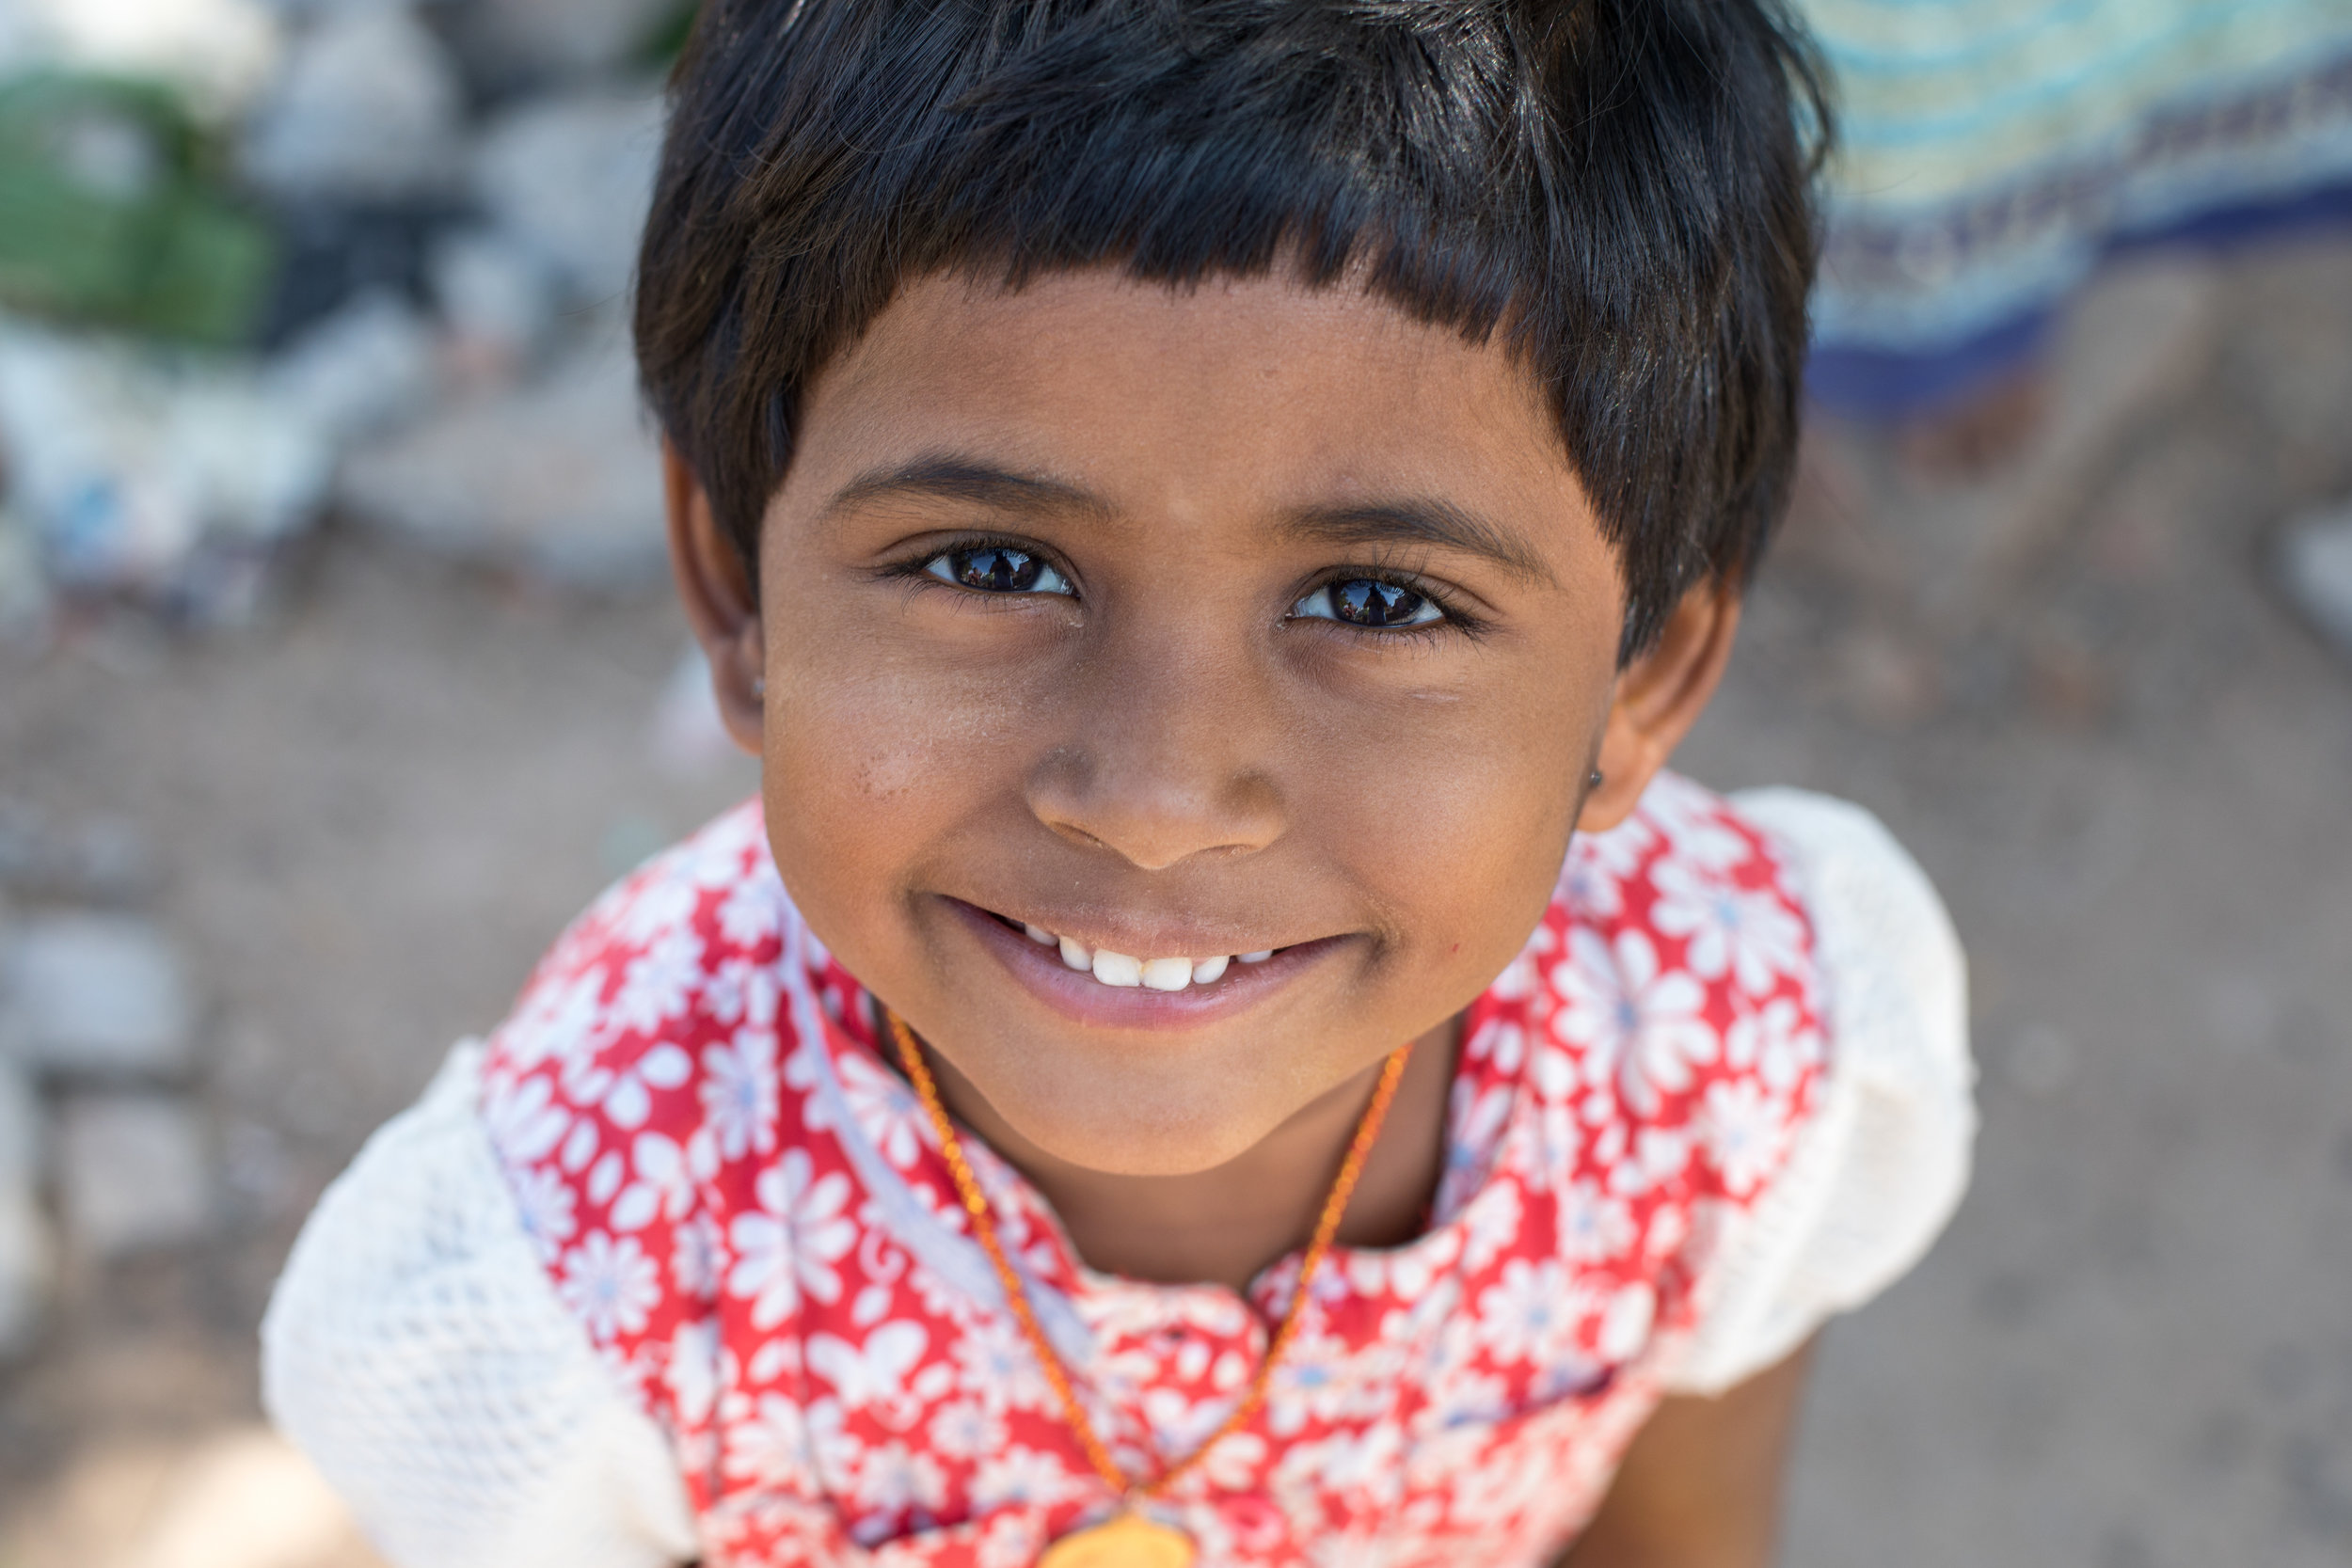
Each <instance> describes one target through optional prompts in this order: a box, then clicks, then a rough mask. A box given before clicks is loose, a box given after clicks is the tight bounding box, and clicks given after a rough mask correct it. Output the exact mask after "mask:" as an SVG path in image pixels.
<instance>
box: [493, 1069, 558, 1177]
mask: <svg viewBox="0 0 2352 1568" xmlns="http://www.w3.org/2000/svg"><path fill="white" fill-rule="evenodd" d="M572 1121H573V1113H572V1110H571V1107H569V1106H567V1105H559V1104H557V1103H556V1102H555V1086H554V1085H551V1084H549V1083H548V1081H547V1079H546V1078H544V1077H542V1076H540V1075H538V1074H536V1073H533V1074H532V1076H530V1077H528V1078H525V1079H523V1080H522V1081H521V1082H520V1083H511V1082H510V1083H501V1084H495V1085H491V1087H490V1089H489V1092H487V1093H485V1095H484V1096H483V1097H482V1130H483V1131H484V1132H485V1133H487V1134H488V1135H489V1139H490V1147H491V1148H495V1149H497V1150H498V1151H499V1158H501V1160H504V1161H505V1162H506V1163H507V1164H509V1165H512V1166H514V1167H516V1169H520V1168H521V1167H523V1166H525V1165H530V1164H537V1163H538V1162H539V1161H541V1160H544V1159H546V1158H547V1157H548V1155H549V1154H551V1153H553V1152H554V1150H555V1148H556V1146H557V1145H558V1144H560V1143H562V1142H563V1141H564V1134H565V1133H567V1132H570V1131H571V1130H572Z"/></svg>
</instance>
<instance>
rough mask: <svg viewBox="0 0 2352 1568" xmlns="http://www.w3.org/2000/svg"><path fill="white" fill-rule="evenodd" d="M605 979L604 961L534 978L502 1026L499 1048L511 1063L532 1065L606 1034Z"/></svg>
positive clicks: (518, 1068) (571, 1053)
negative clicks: (534, 980)
mask: <svg viewBox="0 0 2352 1568" xmlns="http://www.w3.org/2000/svg"><path fill="white" fill-rule="evenodd" d="M604 983H605V967H604V965H602V964H600V963H591V964H588V965H586V966H584V967H583V968H582V969H580V972H579V973H578V974H550V975H548V976H547V977H546V978H544V979H541V980H539V981H537V982H535V983H534V984H533V985H532V988H531V990H530V991H529V992H528V993H527V994H526V995H525V996H524V998H523V1001H522V1005H521V1006H519V1007H517V1008H516V1010H515V1016H514V1017H512V1018H510V1019H508V1020H507V1021H506V1022H505V1023H504V1025H502V1026H501V1028H500V1030H499V1035H498V1046H499V1052H500V1054H501V1056H502V1057H503V1058H504V1060H505V1062H506V1065H507V1068H508V1069H509V1070H510V1071H517V1072H521V1071H528V1070H530V1069H532V1068H535V1067H537V1066H538V1065H539V1064H540V1063H542V1062H545V1061H548V1060H563V1059H566V1058H569V1057H571V1056H574V1055H577V1054H579V1053H580V1052H582V1051H583V1050H586V1049H588V1048H589V1046H590V1044H591V1042H593V1041H595V1040H596V1039H598V1038H601V1037H603V1035H604V1034H605V1032H606V1031H605V1030H604V1028H603V1026H602V1025H603V1011H604Z"/></svg>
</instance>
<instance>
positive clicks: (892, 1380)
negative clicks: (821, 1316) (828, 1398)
mask: <svg viewBox="0 0 2352 1568" xmlns="http://www.w3.org/2000/svg"><path fill="white" fill-rule="evenodd" d="M929 1344H930V1336H929V1335H927V1334H925V1333H924V1332H923V1326H922V1325H921V1324H920V1323H908V1322H906V1321H904V1320H900V1321H898V1322H895V1323H884V1324H882V1326H881V1327H880V1328H878V1329H876V1330H874V1332H873V1333H871V1334H868V1335H867V1336H866V1342H865V1343H864V1344H863V1345H853V1344H851V1343H850V1342H849V1341H848V1340H847V1339H844V1338H839V1337H838V1336H836V1335H832V1334H812V1335H810V1336H809V1338H808V1370H809V1371H810V1373H811V1374H812V1375H813V1376H816V1377H818V1378H821V1379H823V1380H824V1381H825V1382H827V1383H829V1384H831V1385H832V1386H833V1388H834V1393H835V1394H837V1395H838V1396H839V1397H840V1400H841V1402H842V1403H843V1404H844V1405H845V1406H850V1407H852V1408H854V1407H855V1406H858V1405H862V1404H874V1403H886V1402H895V1401H898V1400H900V1399H902V1398H904V1397H905V1394H906V1391H907V1382H908V1378H909V1375H910V1374H911V1373H912V1372H913V1371H914V1368H915V1366H916V1365H917V1364H918V1363H919V1362H920V1361H921V1360H922V1359H923V1352H924V1349H925V1348H926V1347H927V1346H928V1345H929Z"/></svg>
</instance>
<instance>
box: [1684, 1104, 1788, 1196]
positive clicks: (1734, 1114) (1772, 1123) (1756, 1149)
mask: <svg viewBox="0 0 2352 1568" xmlns="http://www.w3.org/2000/svg"><path fill="white" fill-rule="evenodd" d="M1700 1120H1701V1125H1702V1126H1703V1127H1704V1128H1705V1129H1706V1132H1705V1137H1706V1140H1707V1151H1708V1154H1709V1155H1710V1156H1712V1157H1713V1159H1714V1162H1715V1168H1716V1170H1717V1171H1718V1172H1720V1173H1721V1174H1722V1177H1723V1182H1724V1191H1726V1192H1728V1193H1730V1194H1731V1196H1734V1197H1745V1196H1748V1195H1749V1194H1750V1193H1752V1192H1754V1191H1756V1188H1757V1187H1758V1186H1759V1185H1761V1184H1762V1182H1763V1180H1764V1179H1765V1177H1767V1176H1769V1175H1771V1174H1772V1170H1773V1169H1774V1168H1775V1167H1776V1166H1777V1165H1778V1164H1780V1157H1781V1151H1782V1149H1783V1148H1785V1147H1786V1145H1787V1143H1788V1107H1787V1106H1786V1105H1784V1104H1782V1103H1781V1102H1780V1101H1776V1100H1774V1099H1772V1097H1771V1096H1770V1095H1768V1094H1766V1093H1765V1092H1764V1089H1763V1087H1762V1085H1758V1084H1756V1082H1755V1081H1754V1080H1752V1079H1746V1078H1734V1079H1731V1080H1728V1081H1727V1082H1724V1083H1720V1084H1709V1085H1708V1086H1707V1099H1706V1104H1705V1108H1704V1109H1703V1110H1702V1111H1701V1113H1700Z"/></svg>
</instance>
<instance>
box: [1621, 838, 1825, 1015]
mask: <svg viewBox="0 0 2352 1568" xmlns="http://www.w3.org/2000/svg"><path fill="white" fill-rule="evenodd" d="M1655 880H1656V881H1657V884H1658V894H1659V897H1658V902H1657V904H1656V905H1655V906H1654V907H1653V908H1652V909H1651V911H1650V923H1651V924H1652V925H1653V926H1655V927H1657V928H1658V929H1659V930H1660V931H1661V933H1663V934H1664V935H1667V936H1670V937H1681V938H1682V939H1684V941H1685V942H1686V943H1687V945H1686V947H1685V948H1684V961H1685V962H1687V963H1688V964H1689V965H1690V966H1691V973H1692V974H1696V975H1698V976H1699V977H1700V978H1701V979H1707V980H1712V979H1715V978H1716V977H1717V976H1719V975H1722V974H1726V973H1727V974H1731V975H1732V976H1733V977H1734V978H1735V979H1737V980H1738V981H1739V982H1740V990H1744V991H1746V992H1747V993H1748V994H1749V995H1750V996H1763V995H1766V994H1767V993H1769V992H1770V991H1771V990H1772V989H1773V988H1774V987H1775V986H1777V985H1779V984H1780V977H1781V976H1782V975H1783V974H1788V973H1789V972H1791V971H1793V970H1794V969H1796V968H1797V967H1798V965H1799V964H1801V963H1802V962H1803V961H1804V922H1803V921H1801V920H1799V919H1798V918H1797V917H1796V915H1795V914H1794V913H1793V912H1792V911H1790V910H1789V909H1788V906H1787V905H1786V904H1784V903H1782V902H1781V900H1780V899H1779V898H1777V897H1776V896H1774V895H1772V894H1771V893H1770V892H1766V891H1763V890H1759V889H1750V888H1742V887H1740V886H1738V885H1736V884H1734V883H1732V882H1729V881H1726V880H1724V879H1722V878H1720V877H1710V876H1708V875H1706V874H1704V873H1702V872H1700V871H1698V870H1696V869H1695V868H1693V867H1692V866H1688V865H1681V864H1677V863H1674V862H1671V861H1670V862H1667V863H1665V864H1662V865H1661V866H1660V867H1659V868H1658V870H1657V873H1656V877H1655Z"/></svg>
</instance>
